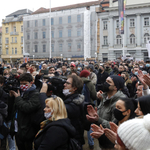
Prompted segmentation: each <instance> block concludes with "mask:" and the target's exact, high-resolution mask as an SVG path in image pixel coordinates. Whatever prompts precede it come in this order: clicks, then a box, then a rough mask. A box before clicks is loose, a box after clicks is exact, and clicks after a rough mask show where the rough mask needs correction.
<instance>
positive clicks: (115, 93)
mask: <svg viewBox="0 0 150 150" xmlns="http://www.w3.org/2000/svg"><path fill="white" fill-rule="evenodd" d="M103 87H104V88H103V92H104V93H103V94H102V93H101V92H98V93H97V97H98V98H99V99H100V101H101V102H100V104H99V106H98V109H94V108H93V107H92V106H91V105H89V106H88V107H87V111H88V115H86V117H87V119H88V120H89V121H90V122H92V123H95V124H97V125H100V124H101V125H102V126H103V128H110V124H109V122H110V121H113V120H114V113H113V111H114V108H115V105H116V102H117V101H118V100H119V99H120V98H123V97H125V95H124V94H123V93H122V92H121V89H123V87H124V80H123V78H122V77H120V76H117V75H111V76H109V77H108V78H107V79H106V82H105V83H104V86H103ZM97 110H98V111H97ZM98 140H99V145H100V147H101V148H102V149H113V148H114V147H113V144H112V143H111V142H110V141H109V140H108V139H107V138H106V137H105V135H104V134H103V135H102V136H101V137H100V138H99V139H98Z"/></svg>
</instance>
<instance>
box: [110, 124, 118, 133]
mask: <svg viewBox="0 0 150 150" xmlns="http://www.w3.org/2000/svg"><path fill="white" fill-rule="evenodd" d="M109 124H110V129H111V130H112V131H113V132H115V133H117V130H118V126H117V125H116V124H115V123H113V122H109Z"/></svg>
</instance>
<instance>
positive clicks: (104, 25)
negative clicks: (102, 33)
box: [103, 21, 107, 30]
mask: <svg viewBox="0 0 150 150" xmlns="http://www.w3.org/2000/svg"><path fill="white" fill-rule="evenodd" d="M103 29H104V30H107V21H103Z"/></svg>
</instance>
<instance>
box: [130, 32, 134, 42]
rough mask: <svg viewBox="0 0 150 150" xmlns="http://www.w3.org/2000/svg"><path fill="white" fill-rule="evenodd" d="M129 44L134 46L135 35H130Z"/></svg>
mask: <svg viewBox="0 0 150 150" xmlns="http://www.w3.org/2000/svg"><path fill="white" fill-rule="evenodd" d="M130 44H135V35H134V34H131V35H130Z"/></svg>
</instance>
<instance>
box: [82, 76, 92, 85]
mask: <svg viewBox="0 0 150 150" xmlns="http://www.w3.org/2000/svg"><path fill="white" fill-rule="evenodd" d="M81 79H82V81H83V82H84V84H86V83H88V82H90V81H91V80H90V79H88V78H85V77H81Z"/></svg>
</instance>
